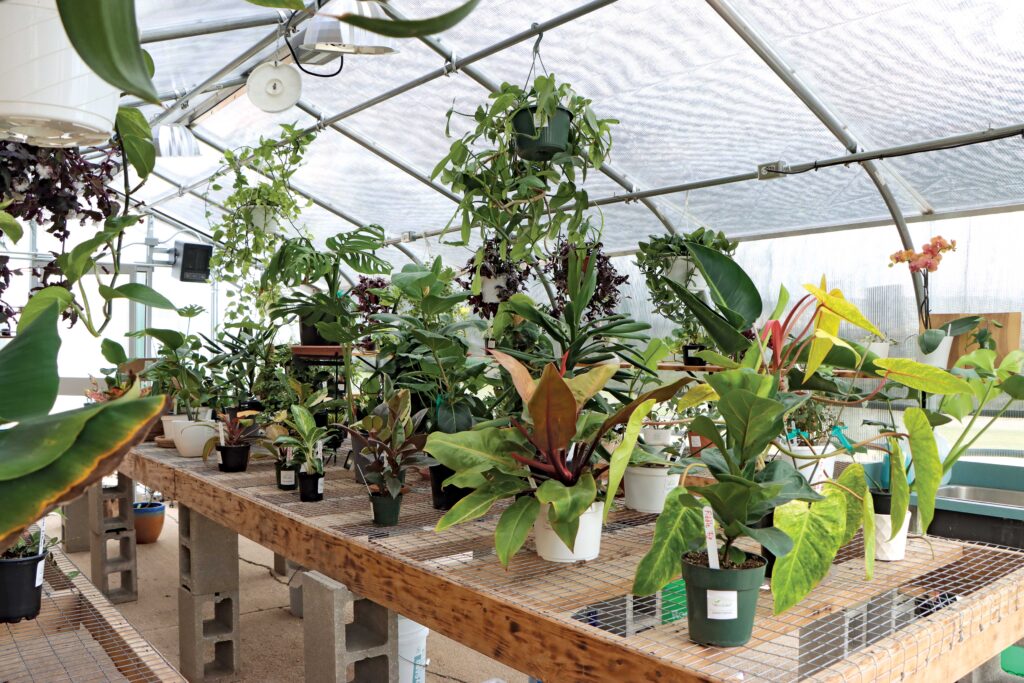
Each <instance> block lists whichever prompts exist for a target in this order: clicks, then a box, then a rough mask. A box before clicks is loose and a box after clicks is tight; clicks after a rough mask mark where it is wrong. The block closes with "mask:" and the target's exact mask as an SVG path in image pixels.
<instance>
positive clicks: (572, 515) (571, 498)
mask: <svg viewBox="0 0 1024 683" xmlns="http://www.w3.org/2000/svg"><path fill="white" fill-rule="evenodd" d="M535 495H536V496H537V500H539V501H540V502H542V503H547V504H548V505H550V506H551V507H550V508H548V522H550V523H551V528H552V529H553V530H554V532H555V533H556V534H557V535H558V537H559V538H560V539H562V543H565V545H566V547H568V548H569V550H573V549H574V546H575V545H576V532H577V531H579V528H580V515H582V514H583V513H584V512H586V511H587V508H589V507H590V506H591V505H593V504H594V499H595V498H597V482H595V481H594V477H593V475H591V473H590V472H589V471H587V472H584V473H583V475H582V476H581V477H580V478H579V481H577V482H576V484H575V485H573V486H566V485H564V484H563V483H562V482H560V481H557V480H555V479H548V480H546V481H545V482H544V483H543V484H541V485H540V486H539V487H538V488H537V493H536V494H535Z"/></svg>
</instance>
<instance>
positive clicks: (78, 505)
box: [60, 493, 90, 553]
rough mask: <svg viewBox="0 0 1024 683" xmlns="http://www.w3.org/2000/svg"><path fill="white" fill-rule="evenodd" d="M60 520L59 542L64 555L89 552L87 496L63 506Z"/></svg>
mask: <svg viewBox="0 0 1024 683" xmlns="http://www.w3.org/2000/svg"><path fill="white" fill-rule="evenodd" d="M63 510H64V515H63V516H62V517H61V518H60V542H61V547H62V548H63V549H64V552H66V553H81V552H85V551H86V550H89V548H90V545H89V543H90V539H89V494H88V493H86V494H85V495H82V496H79V497H78V498H75V499H74V500H73V501H71V502H70V503H66V504H65V505H64V506H63Z"/></svg>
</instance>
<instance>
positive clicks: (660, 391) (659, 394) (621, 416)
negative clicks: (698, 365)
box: [600, 377, 693, 434]
mask: <svg viewBox="0 0 1024 683" xmlns="http://www.w3.org/2000/svg"><path fill="white" fill-rule="evenodd" d="M692 381H693V380H692V379H690V378H689V377H684V378H683V379H679V380H676V381H675V382H672V383H671V384H666V385H664V386H660V387H658V388H657V389H652V390H651V391H648V392H645V393H643V394H640V395H639V396H637V397H636V398H635V399H633V400H632V401H631V402H629V403H628V404H627V405H625V406H624V407H622V408H620V409H619V411H618V412H616V413H615V414H614V415H612V416H611V417H609V418H608V419H607V420H605V421H604V424H603V425H601V430H600V432H601V434H604V433H605V432H607V431H608V430H609V429H611V428H612V427H615V426H616V425H620V424H623V423H624V422H626V421H628V420H629V417H630V415H632V414H633V411H634V410H636V409H637V408H639V407H640V404H642V403H643V402H644V401H648V400H650V399H652V398H653V399H654V400H655V401H656V402H657V403H661V402H662V401H668V400H669V399H671V398H672V397H673V396H675V395H676V394H677V393H679V390H680V389H682V388H683V387H684V386H686V385H687V384H689V383H690V382H692Z"/></svg>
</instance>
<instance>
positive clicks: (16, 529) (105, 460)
mask: <svg viewBox="0 0 1024 683" xmlns="http://www.w3.org/2000/svg"><path fill="white" fill-rule="evenodd" d="M165 405H166V399H165V398H164V397H163V396H153V397H149V398H143V399H128V400H117V401H111V402H109V403H103V404H100V405H99V406H98V408H99V409H98V411H97V413H96V414H95V415H94V416H93V417H92V418H91V419H90V420H89V421H88V422H87V423H86V425H85V428H83V429H82V431H81V432H80V433H79V434H78V438H77V439H76V440H75V442H74V444H73V445H72V446H71V447H70V448H68V449H67V450H66V451H65V452H64V453H63V454H62V455H61V456H60V457H59V458H57V459H56V460H54V461H53V462H52V463H50V464H49V465H47V466H46V467H44V468H42V469H40V470H36V471H35V472H32V473H31V474H28V475H26V476H24V477H18V478H17V479H12V480H9V481H2V482H0V500H2V501H3V505H0V549H2V548H6V547H7V546H8V545H9V544H10V543H11V542H12V541H13V540H14V539H15V538H16V537H17V535H18V534H20V533H21V532H22V531H23V530H24V529H25V528H27V527H28V526H29V525H30V524H32V523H33V522H35V521H36V520H37V519H39V518H40V517H42V516H43V515H45V514H46V513H47V512H49V511H50V510H52V509H53V508H54V507H56V506H57V505H59V504H60V503H63V502H65V501H68V500H72V499H74V498H76V497H77V496H79V495H80V494H81V493H83V492H84V491H85V490H86V489H87V488H89V487H90V486H92V485H93V484H94V483H96V482H97V481H99V480H100V479H101V478H102V477H103V476H105V475H107V474H109V473H110V472H113V471H114V469H116V468H117V465H118V464H119V463H120V462H121V458H122V456H124V454H125V453H126V452H128V449H129V448H131V447H132V446H134V445H135V444H137V443H139V442H140V441H142V439H143V438H145V436H146V433H147V432H148V431H149V428H150V427H152V426H153V424H154V423H155V422H156V421H157V420H158V419H159V418H160V415H161V414H162V413H163V410H164V407H165ZM58 417H59V416H58ZM20 428H21V426H20V425H17V426H15V427H13V428H12V429H14V430H17V429H20ZM7 455H8V453H5V452H4V451H3V450H0V460H3V459H5V458H6V456H7Z"/></svg>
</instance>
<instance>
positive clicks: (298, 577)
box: [285, 560, 306, 619]
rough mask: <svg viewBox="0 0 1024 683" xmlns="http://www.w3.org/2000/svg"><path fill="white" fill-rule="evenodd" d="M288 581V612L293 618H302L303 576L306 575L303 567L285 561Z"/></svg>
mask: <svg viewBox="0 0 1024 683" xmlns="http://www.w3.org/2000/svg"><path fill="white" fill-rule="evenodd" d="M285 568H286V570H287V576H288V577H289V579H288V611H289V612H291V614H292V616H293V617H298V618H299V619H301V618H302V576H303V575H304V574H305V573H306V570H305V568H303V566H302V565H300V564H296V563H294V562H292V561H291V560H286V561H285Z"/></svg>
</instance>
